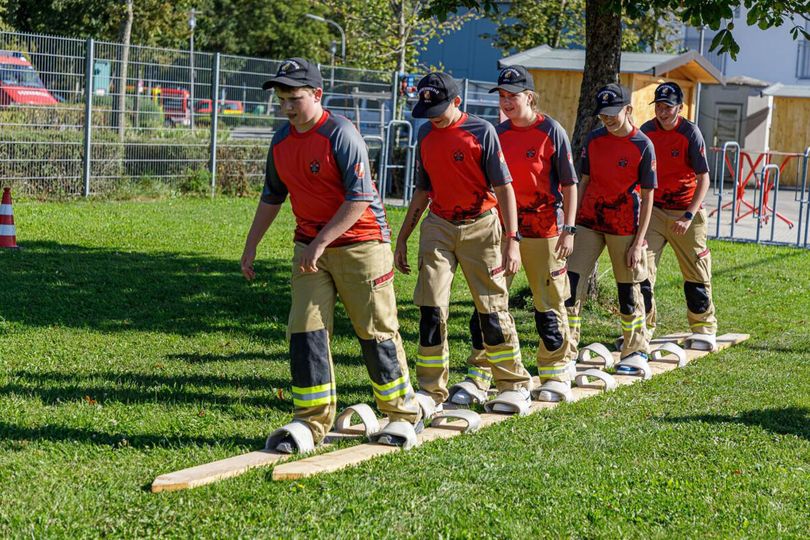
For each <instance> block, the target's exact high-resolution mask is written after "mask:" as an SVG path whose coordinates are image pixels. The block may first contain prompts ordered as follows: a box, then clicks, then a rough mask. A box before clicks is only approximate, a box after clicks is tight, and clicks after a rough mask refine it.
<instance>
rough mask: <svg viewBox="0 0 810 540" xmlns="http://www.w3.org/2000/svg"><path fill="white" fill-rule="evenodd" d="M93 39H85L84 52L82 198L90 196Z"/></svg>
mask: <svg viewBox="0 0 810 540" xmlns="http://www.w3.org/2000/svg"><path fill="white" fill-rule="evenodd" d="M94 52H95V46H94V43H93V38H87V44H86V45H85V51H84V63H85V65H84V155H83V156H82V180H83V181H84V196H85V197H89V196H90V163H91V161H92V156H91V140H92V133H93V64H94V63H95V59H94V57H95V54H94Z"/></svg>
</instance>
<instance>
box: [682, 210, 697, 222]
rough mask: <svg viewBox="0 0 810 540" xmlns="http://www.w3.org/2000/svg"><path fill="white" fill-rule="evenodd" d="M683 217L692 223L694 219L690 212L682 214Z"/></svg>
mask: <svg viewBox="0 0 810 540" xmlns="http://www.w3.org/2000/svg"><path fill="white" fill-rule="evenodd" d="M683 217H685V218H686V219H688V220H689V221H692V219H693V218H694V217H695V215H694V214H693V213H692V212H684V213H683Z"/></svg>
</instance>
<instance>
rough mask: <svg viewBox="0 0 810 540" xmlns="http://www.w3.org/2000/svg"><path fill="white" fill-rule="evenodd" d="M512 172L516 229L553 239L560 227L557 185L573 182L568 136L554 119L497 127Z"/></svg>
mask: <svg viewBox="0 0 810 540" xmlns="http://www.w3.org/2000/svg"><path fill="white" fill-rule="evenodd" d="M496 131H497V132H498V138H499V139H500V141H501V146H502V147H503V154H504V156H506V164H507V165H508V166H509V171H510V172H511V173H512V188H513V189H514V190H515V199H516V200H517V207H518V230H519V231H520V234H521V235H523V236H525V237H527V238H553V237H555V236H557V235H559V234H560V228H561V227H562V224H563V211H562V193H561V192H560V186H561V185H562V186H570V185H571V184H576V183H577V173H576V171H575V170H574V161H573V159H572V158H571V143H569V142H568V135H566V133H565V130H564V129H563V128H562V126H560V124H558V123H557V121H556V120H554V119H553V118H550V117H548V116H543V115H537V121H535V122H534V123H533V124H532V125H530V126H526V127H519V126H515V125H513V124H512V122H511V121H509V120H507V121H506V122H503V123H501V124H500V125H499V126H498V127H497V128H496Z"/></svg>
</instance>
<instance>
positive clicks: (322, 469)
mask: <svg viewBox="0 0 810 540" xmlns="http://www.w3.org/2000/svg"><path fill="white" fill-rule="evenodd" d="M687 335H688V334H687ZM687 335H682V334H677V335H674V336H673V337H672V341H676V342H677V341H680V342H682V341H683V339H685V337H686V336H687ZM668 337H669V336H667V337H664V338H658V339H657V340H656V343H663V342H664V341H668V339H667V338H668ZM748 337H749V336H748V335H747V334H726V335H724V336H721V337H718V338H717V346H718V350H722V349H724V348H726V347H730V346H731V345H733V344H736V343H740V342H741V341H745V340H746V339H748ZM706 354H710V353H709V352H707V351H689V353H688V358H699V357H701V356H705V355H706ZM653 364H655V365H654V366H653V369H654V373H655V374H657V373H664V372H666V371H671V370H673V369H675V368H676V367H677V364H673V363H665V362H654V363H653ZM583 367H586V366H583ZM614 377H615V378H616V380H617V382H618V383H619V384H624V385H626V384H632V383H635V382H637V381H639V380H641V378H640V377H632V376H626V375H622V376H616V375H614ZM601 392H602V391H601V390H598V389H594V388H578V387H575V388H573V389H572V393H573V395H574V399H573V401H578V400H580V399H584V398H586V397H590V396H593V395H596V394H599V393H601ZM557 404H558V402H557V403H555V402H538V401H534V402H532V404H531V407H530V414H531V413H534V412H537V411H540V410H542V409H550V408H553V407H555V406H556V405H557ZM510 418H514V417H513V416H509V415H503V414H488V413H485V414H482V415H481V427H482V428H483V427H486V426H490V425H493V424H496V423H499V422H503V421H504V420H508V419H510ZM463 426H464V423H463V422H452V423H448V424H444V425H442V426H440V427H430V428H427V429H425V430H424V431H423V432H422V433H420V434H419V435H418V439H419V442H420V443H425V442H428V441H431V440H436V439H445V438H449V437H455V436H456V435H459V434H461V433H462V429H463ZM398 451H399V448H397V447H394V446H385V445H381V444H372V443H366V444H361V445H358V446H352V447H350V448H344V449H341V450H336V451H334V452H328V453H325V454H320V455H317V456H312V457H309V458H304V459H301V460H298V461H291V462H288V463H283V464H280V465H278V466H276V467H275V468H274V469H273V480H298V479H301V478H307V477H309V476H314V475H316V474H323V473H328V472H335V471H339V470H341V469H344V468H346V467H351V466H354V465H358V464H360V463H363V462H364V461H368V460H370V459H373V458H375V457H378V456H383V455H387V454H391V453H393V452H398Z"/></svg>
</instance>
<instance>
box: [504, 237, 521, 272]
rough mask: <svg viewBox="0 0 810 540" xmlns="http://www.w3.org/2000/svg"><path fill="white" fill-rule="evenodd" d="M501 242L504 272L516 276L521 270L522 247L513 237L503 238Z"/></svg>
mask: <svg viewBox="0 0 810 540" xmlns="http://www.w3.org/2000/svg"><path fill="white" fill-rule="evenodd" d="M501 242H502V247H501V252H502V259H503V269H504V272H505V273H506V275H507V276H514V275H515V274H517V272H518V270H520V247H519V246H518V242H517V241H516V240H514V239H512V238H503V239H502V240H501Z"/></svg>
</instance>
